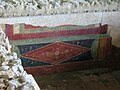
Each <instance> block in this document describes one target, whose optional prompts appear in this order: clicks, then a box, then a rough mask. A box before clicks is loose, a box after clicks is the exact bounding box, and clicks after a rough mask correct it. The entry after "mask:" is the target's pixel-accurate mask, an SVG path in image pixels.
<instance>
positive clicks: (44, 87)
mask: <svg viewBox="0 0 120 90" xmlns="http://www.w3.org/2000/svg"><path fill="white" fill-rule="evenodd" d="M35 79H36V81H37V83H38V85H39V86H40V88H41V90H120V69H117V70H113V69H95V70H84V71H74V72H66V73H57V74H52V75H45V76H39V77H35Z"/></svg>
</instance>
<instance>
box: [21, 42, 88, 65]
mask: <svg viewBox="0 0 120 90" xmlns="http://www.w3.org/2000/svg"><path fill="white" fill-rule="evenodd" d="M87 51H90V49H89V48H86V47H82V46H78V45H73V44H68V43H63V42H56V43H52V44H48V45H46V46H43V47H40V48H38V49H35V50H32V51H30V52H27V53H25V54H22V55H21V56H22V57H24V58H28V59H32V60H37V61H42V62H46V63H50V64H54V65H55V64H59V63H61V62H64V61H67V60H68V59H70V58H73V57H75V56H78V55H80V54H82V53H85V52H87Z"/></svg>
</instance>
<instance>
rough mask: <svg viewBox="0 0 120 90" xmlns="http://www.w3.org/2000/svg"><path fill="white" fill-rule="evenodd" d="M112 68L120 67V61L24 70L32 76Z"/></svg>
mask: <svg viewBox="0 0 120 90" xmlns="http://www.w3.org/2000/svg"><path fill="white" fill-rule="evenodd" d="M114 66H120V60H94V61H92V60H91V61H81V62H75V63H70V64H59V65H48V66H36V67H27V68H25V70H26V71H27V72H28V73H30V74H32V75H34V76H39V75H48V74H54V73H59V72H66V71H67V72H68V71H78V70H84V69H93V68H109V67H114Z"/></svg>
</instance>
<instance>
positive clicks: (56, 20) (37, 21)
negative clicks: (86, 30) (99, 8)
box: [0, 12, 120, 47]
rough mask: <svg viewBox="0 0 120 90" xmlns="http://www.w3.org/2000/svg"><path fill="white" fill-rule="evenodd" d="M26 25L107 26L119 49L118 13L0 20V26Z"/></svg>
mask: <svg viewBox="0 0 120 90" xmlns="http://www.w3.org/2000/svg"><path fill="white" fill-rule="evenodd" d="M3 23H4V24H5V23H7V24H13V23H27V24H33V25H35V26H38V25H39V26H49V27H53V26H58V25H63V24H74V25H89V24H95V23H102V24H109V25H110V27H109V33H110V34H111V36H112V38H113V40H112V43H113V45H115V46H117V47H120V12H97V13H80V14H61V15H47V16H30V17H14V18H0V24H3Z"/></svg>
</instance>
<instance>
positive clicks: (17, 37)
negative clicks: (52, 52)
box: [8, 28, 101, 40]
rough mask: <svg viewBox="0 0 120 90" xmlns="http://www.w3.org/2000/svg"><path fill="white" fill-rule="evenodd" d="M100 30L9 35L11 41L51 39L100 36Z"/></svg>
mask: <svg viewBox="0 0 120 90" xmlns="http://www.w3.org/2000/svg"><path fill="white" fill-rule="evenodd" d="M100 30H101V29H100V28H90V29H78V30H65V31H64V30H61V31H52V32H41V33H31V34H15V35H8V37H9V39H10V40H25V39H33V38H50V37H59V36H75V35H88V34H93V35H95V34H100Z"/></svg>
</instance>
